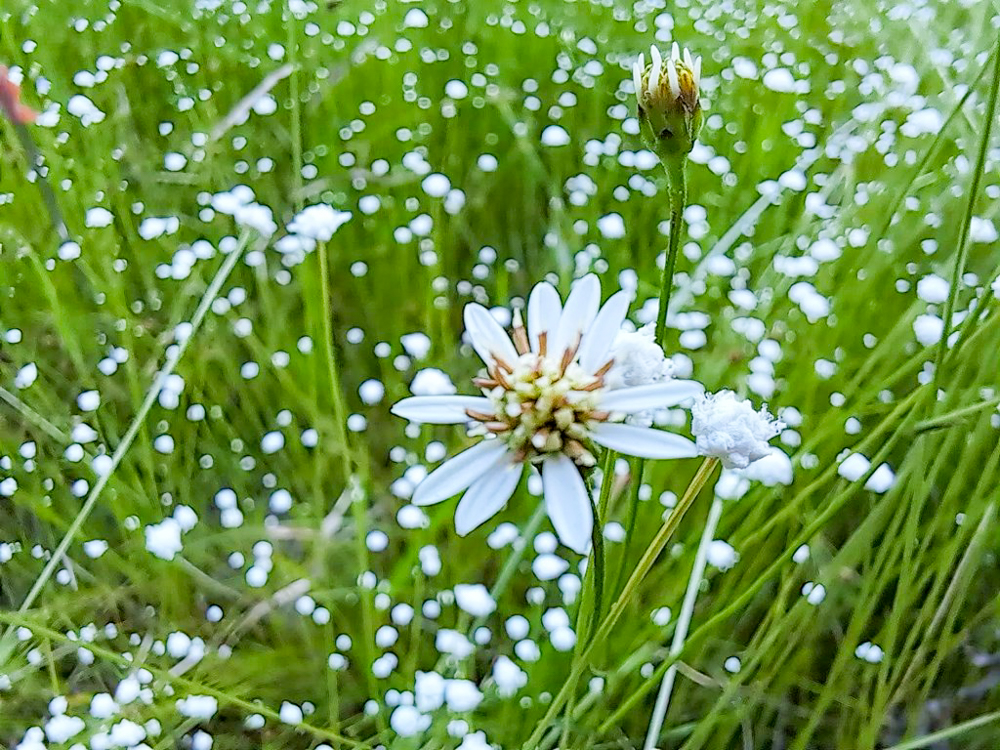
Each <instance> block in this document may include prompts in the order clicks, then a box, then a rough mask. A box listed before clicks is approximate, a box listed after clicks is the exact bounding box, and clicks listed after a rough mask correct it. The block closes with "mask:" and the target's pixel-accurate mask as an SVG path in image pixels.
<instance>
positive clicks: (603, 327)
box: [392, 275, 704, 554]
mask: <svg viewBox="0 0 1000 750" xmlns="http://www.w3.org/2000/svg"><path fill="white" fill-rule="evenodd" d="M600 303H601V285H600V282H599V281H598V279H597V277H596V276H594V275H589V276H586V277H584V278H583V279H581V280H580V281H578V282H577V283H576V285H575V286H574V287H573V290H572V291H571V292H570V295H569V297H568V298H567V300H566V306H565V307H563V305H562V301H561V300H560V298H559V293H558V292H557V291H556V290H555V288H554V287H552V286H551V285H550V284H548V283H544V282H543V283H541V284H538V285H536V286H535V288H534V289H533V290H532V292H531V295H530V297H529V299H528V325H527V327H525V326H524V325H523V323H522V322H521V320H520V315H519V314H515V317H514V331H513V334H514V341H513V342H512V341H511V338H510V337H509V336H508V335H507V333H506V332H505V331H504V330H503V328H501V327H500V324H499V323H497V321H496V319H495V318H494V317H493V316H492V315H491V314H490V312H489V311H488V310H487V309H486V308H485V307H483V306H482V305H478V304H475V303H471V304H469V305H467V306H466V308H465V327H466V331H467V332H468V334H469V338H470V340H471V343H472V346H473V348H474V349H475V350H476V352H477V353H478V354H479V356H480V357H481V358H482V360H483V362H484V363H485V365H486V375H485V376H483V377H480V378H476V379H475V381H474V382H475V384H476V385H477V386H479V387H480V388H481V389H482V392H483V395H482V396H423V397H420V396H418V397H412V398H406V399H403V400H402V401H400V402H399V403H397V404H396V405H395V406H394V407H393V409H392V411H393V413H394V414H396V415H397V416H400V417H403V418H404V419H409V420H411V421H413V422H427V423H431V424H466V423H468V422H474V423H477V424H476V427H475V429H474V432H475V433H478V434H479V435H482V436H483V438H484V439H483V440H482V441H481V442H479V443H478V444H476V445H474V446H472V447H471V448H469V449H467V450H465V451H463V452H462V453H460V454H458V455H457V456H455V457H454V458H452V459H450V460H449V461H446V462H445V463H444V464H443V465H442V466H440V467H438V469H437V470H435V471H434V472H433V473H431V474H430V475H429V476H428V477H427V478H426V479H425V480H424V481H423V482H421V484H420V485H419V486H418V487H417V489H416V492H414V494H413V498H412V499H413V502H414V504H416V505H431V504H433V503H438V502H441V501H442V500H446V499H448V498H449V497H452V496H454V495H456V494H458V493H459V492H463V491H465V494H464V496H463V497H462V500H461V502H459V504H458V508H457V510H456V512H455V528H456V530H457V531H458V533H459V534H462V535H464V534H468V533H469V532H470V531H472V530H473V529H475V528H476V527H477V526H479V525H480V524H482V523H484V522H485V521H487V520H488V519H489V518H491V517H492V516H494V515H495V514H496V513H498V512H499V511H500V510H501V509H502V508H503V507H504V506H505V505H506V503H507V501H508V500H509V499H510V496H511V495H512V494H513V493H514V490H515V489H516V488H517V485H518V483H519V481H520V479H521V475H522V474H523V472H524V465H525V464H526V463H528V462H530V463H532V464H535V465H538V466H540V469H541V474H542V487H543V495H544V501H545V507H546V511H547V512H548V515H549V518H550V519H551V520H552V524H553V526H554V527H555V529H556V532H557V533H558V535H559V538H560V539H561V541H562V542H563V544H565V545H566V546H567V547H569V548H571V549H573V550H575V551H577V552H579V553H581V554H582V553H584V552H586V550H587V547H588V545H589V544H590V537H591V530H592V528H593V522H594V516H593V506H592V498H591V496H590V493H589V491H588V490H587V487H586V484H585V483H584V480H583V476H582V475H581V473H580V468H587V467H591V466H593V465H594V464H595V462H596V459H595V457H594V454H593V452H592V450H593V444H594V443H596V444H597V445H601V446H603V447H605V448H609V449H611V450H616V451H619V452H621V453H625V454H628V455H633V456H639V457H643V458H687V457H691V456H694V455H696V453H697V451H696V448H695V445H694V444H693V443H692V442H691V441H690V440H688V439H687V438H684V437H681V436H680V435H674V434H672V433H669V432H663V431H661V430H656V429H652V428H649V427H644V426H639V425H632V424H623V423H622V422H623V420H624V419H625V418H626V417H627V416H628V415H630V414H635V413H637V412H643V411H647V410H650V409H659V408H664V407H669V406H675V405H677V404H679V403H681V402H682V401H685V400H687V399H689V398H692V397H695V396H698V395H700V394H701V393H702V391H703V390H704V389H703V387H702V386H701V385H700V384H699V383H696V382H694V381H690V380H669V381H665V382H653V383H650V384H647V385H641V386H637V387H622V388H619V389H616V390H613V389H611V388H610V387H609V385H608V383H607V380H606V377H607V375H608V373H609V372H610V371H611V370H612V368H613V367H614V359H613V353H612V346H613V343H614V340H615V337H616V336H617V335H618V333H619V331H620V330H621V327H622V322H623V321H624V320H625V315H626V313H627V312H628V304H629V295H628V293H627V292H618V293H617V294H614V295H612V296H611V297H610V298H609V299H608V301H607V302H606V303H605V304H604V305H603V307H602V306H601V304H600ZM515 342H516V343H515Z"/></svg>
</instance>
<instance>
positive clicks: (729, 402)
mask: <svg viewBox="0 0 1000 750" xmlns="http://www.w3.org/2000/svg"><path fill="white" fill-rule="evenodd" d="M691 416H692V420H691V431H692V432H693V433H694V435H695V439H696V441H697V445H698V451H699V452H700V453H701V454H702V455H703V456H715V457H716V458H719V459H721V460H722V465H723V466H725V467H726V468H727V469H745V468H746V467H747V466H749V465H750V464H751V463H752V462H754V461H756V460H758V459H761V458H764V456H767V455H769V454H770V452H771V448H770V446H769V445H768V444H767V441H768V440H770V439H771V438H773V437H774V436H776V435H777V434H778V433H779V432H781V431H782V430H783V429H784V428H785V425H784V423H783V422H781V421H780V420H776V419H774V418H773V417H772V416H771V415H770V413H768V411H767V408H766V407H761V409H760V411H754V408H753V405H752V404H751V403H750V402H749V401H746V400H740V399H738V398H737V396H736V394H735V393H733V392H732V391H719V392H718V393H711V394H709V395H707V396H704V397H703V398H701V399H700V400H698V401H697V402H696V403H695V405H694V406H693V407H692V408H691Z"/></svg>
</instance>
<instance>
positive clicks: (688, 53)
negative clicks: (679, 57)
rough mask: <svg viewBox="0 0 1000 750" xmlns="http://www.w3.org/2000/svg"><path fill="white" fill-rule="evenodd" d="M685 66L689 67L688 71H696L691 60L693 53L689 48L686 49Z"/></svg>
mask: <svg viewBox="0 0 1000 750" xmlns="http://www.w3.org/2000/svg"><path fill="white" fill-rule="evenodd" d="M684 64H685V65H687V67H688V70H694V61H693V60H692V59H691V51H690V50H689V49H688V48H687V47H685V48H684Z"/></svg>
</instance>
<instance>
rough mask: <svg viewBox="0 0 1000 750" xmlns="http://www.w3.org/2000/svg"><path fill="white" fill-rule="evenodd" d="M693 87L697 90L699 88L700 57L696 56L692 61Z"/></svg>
mask: <svg viewBox="0 0 1000 750" xmlns="http://www.w3.org/2000/svg"><path fill="white" fill-rule="evenodd" d="M692 72H693V73H694V87H695V88H698V87H699V86H701V55H698V56H697V57H696V58H695V59H694V70H693V71H692Z"/></svg>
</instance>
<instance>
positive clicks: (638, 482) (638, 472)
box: [613, 458, 646, 591]
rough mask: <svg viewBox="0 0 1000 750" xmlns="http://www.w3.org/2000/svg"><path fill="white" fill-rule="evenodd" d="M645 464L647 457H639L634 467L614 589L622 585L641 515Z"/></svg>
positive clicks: (616, 589)
mask: <svg viewBox="0 0 1000 750" xmlns="http://www.w3.org/2000/svg"><path fill="white" fill-rule="evenodd" d="M645 466H646V459H644V458H637V459H636V460H635V467H634V468H633V469H632V492H631V494H630V495H629V503H628V517H627V519H626V522H625V542H624V544H622V557H621V560H620V561H619V563H618V573H617V574H616V575H615V586H614V589H613V590H614V591H618V590H619V589H620V588H621V587H622V578H623V577H624V576H625V565H626V564H627V563H628V551H629V549H630V548H631V547H632V537H633V536H634V535H635V519H636V517H638V515H639V492H640V490H642V470H643V469H644V468H645Z"/></svg>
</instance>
